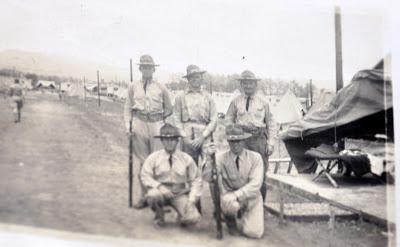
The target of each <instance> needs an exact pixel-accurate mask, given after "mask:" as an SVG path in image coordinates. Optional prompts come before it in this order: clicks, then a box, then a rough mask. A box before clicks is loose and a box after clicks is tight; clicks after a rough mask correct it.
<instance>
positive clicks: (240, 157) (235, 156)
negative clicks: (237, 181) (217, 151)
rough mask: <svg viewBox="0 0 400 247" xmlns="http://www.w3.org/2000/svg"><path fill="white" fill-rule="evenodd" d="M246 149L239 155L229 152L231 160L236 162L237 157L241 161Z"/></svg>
mask: <svg viewBox="0 0 400 247" xmlns="http://www.w3.org/2000/svg"><path fill="white" fill-rule="evenodd" d="M245 152H246V149H245V148H244V149H243V151H242V153H241V154H240V155H236V154H234V153H233V152H232V151H229V153H230V155H231V157H232V158H233V160H236V158H237V157H239V160H243V156H244V155H245Z"/></svg>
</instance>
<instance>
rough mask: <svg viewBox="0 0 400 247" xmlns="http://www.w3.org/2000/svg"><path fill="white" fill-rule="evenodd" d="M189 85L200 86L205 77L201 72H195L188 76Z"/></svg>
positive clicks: (192, 86)
mask: <svg viewBox="0 0 400 247" xmlns="http://www.w3.org/2000/svg"><path fill="white" fill-rule="evenodd" d="M188 81H189V85H190V87H191V88H196V89H197V88H200V86H201V84H202V82H203V77H202V75H201V74H194V75H191V76H189V77H188Z"/></svg>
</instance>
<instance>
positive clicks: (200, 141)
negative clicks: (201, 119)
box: [192, 135, 205, 149]
mask: <svg viewBox="0 0 400 247" xmlns="http://www.w3.org/2000/svg"><path fill="white" fill-rule="evenodd" d="M204 140H205V138H204V137H203V136H202V135H201V136H200V137H199V138H197V139H195V140H194V141H193V142H192V146H193V147H194V148H195V149H199V148H200V147H201V145H203V143H204Z"/></svg>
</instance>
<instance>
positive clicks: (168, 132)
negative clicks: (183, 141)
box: [154, 123, 182, 138]
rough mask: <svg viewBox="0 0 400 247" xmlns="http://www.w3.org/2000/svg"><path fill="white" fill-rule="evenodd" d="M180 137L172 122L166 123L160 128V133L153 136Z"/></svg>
mask: <svg viewBox="0 0 400 247" xmlns="http://www.w3.org/2000/svg"><path fill="white" fill-rule="evenodd" d="M179 137H182V136H181V134H180V133H179V130H178V128H177V127H175V126H173V125H172V124H169V123H166V124H164V125H163V126H162V127H161V128H160V135H156V136H154V138H179Z"/></svg>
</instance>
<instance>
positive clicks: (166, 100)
mask: <svg viewBox="0 0 400 247" xmlns="http://www.w3.org/2000/svg"><path fill="white" fill-rule="evenodd" d="M161 90H162V95H163V96H162V97H163V107H164V109H163V110H164V113H163V116H164V118H167V117H169V116H171V115H172V112H173V107H172V103H171V98H170V96H169V93H168V90H167V88H165V87H163V86H162V87H161Z"/></svg>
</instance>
